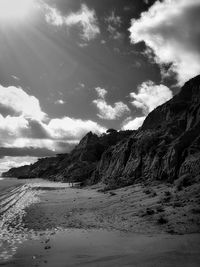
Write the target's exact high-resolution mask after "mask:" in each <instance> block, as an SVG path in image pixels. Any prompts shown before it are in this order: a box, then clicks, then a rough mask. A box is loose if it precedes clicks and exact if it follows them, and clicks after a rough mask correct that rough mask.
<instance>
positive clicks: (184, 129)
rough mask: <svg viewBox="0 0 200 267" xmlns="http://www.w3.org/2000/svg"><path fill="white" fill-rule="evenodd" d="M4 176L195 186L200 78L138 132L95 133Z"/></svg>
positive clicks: (199, 169) (199, 165)
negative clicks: (187, 182) (64, 150)
mask: <svg viewBox="0 0 200 267" xmlns="http://www.w3.org/2000/svg"><path fill="white" fill-rule="evenodd" d="M3 175H4V176H7V177H8V176H9V177H10V176H11V177H12V176H13V177H26V178H27V177H41V178H47V179H51V180H60V181H66V182H80V183H81V185H85V184H95V183H98V182H102V183H104V184H105V191H106V190H110V189H114V188H118V187H122V186H127V185H131V184H133V183H135V182H138V181H144V182H145V183H150V182H152V181H155V180H157V181H165V182H174V181H177V183H178V181H180V180H182V179H183V177H185V176H184V175H188V177H192V178H191V179H189V180H190V182H191V183H194V182H195V181H197V180H198V181H199V179H196V177H199V176H200V76H197V77H195V78H193V79H191V80H190V81H188V82H187V83H186V84H185V85H184V86H183V88H182V89H181V90H180V92H179V93H178V94H177V95H175V96H174V97H173V98H172V99H171V100H169V101H168V102H166V103H165V104H163V105H161V106H159V107H157V108H156V109H155V110H153V111H152V112H151V113H150V114H149V115H148V116H147V118H146V119H145V121H144V123H143V125H142V127H140V128H139V129H138V130H137V131H115V130H113V129H111V130H109V131H108V132H107V133H105V134H102V135H101V136H97V135H95V134H93V133H91V132H90V133H88V134H87V135H86V136H85V137H84V138H83V139H82V140H81V141H80V143H79V144H78V145H77V146H76V147H75V148H74V149H73V150H72V151H71V152H70V153H69V154H62V155H57V156H56V157H51V158H43V159H40V160H38V162H36V163H35V164H32V165H30V166H24V167H20V168H14V169H11V170H10V171H8V172H7V173H4V174H3ZM181 177H182V178H181ZM178 179H180V180H178ZM183 180H184V181H185V180H187V179H186V178H184V179H183ZM182 182H183V181H182ZM154 196H155V195H154ZM166 197H167V196H166Z"/></svg>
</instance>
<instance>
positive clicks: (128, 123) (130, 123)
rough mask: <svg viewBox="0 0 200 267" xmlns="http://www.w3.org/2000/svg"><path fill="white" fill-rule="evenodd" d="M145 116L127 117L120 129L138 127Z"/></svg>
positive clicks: (135, 128) (134, 128)
mask: <svg viewBox="0 0 200 267" xmlns="http://www.w3.org/2000/svg"><path fill="white" fill-rule="evenodd" d="M145 118H146V117H145V116H143V117H137V118H135V119H132V118H128V119H126V120H125V121H124V123H123V126H122V130H137V129H138V128H139V127H141V126H142V124H143V122H144V120H145Z"/></svg>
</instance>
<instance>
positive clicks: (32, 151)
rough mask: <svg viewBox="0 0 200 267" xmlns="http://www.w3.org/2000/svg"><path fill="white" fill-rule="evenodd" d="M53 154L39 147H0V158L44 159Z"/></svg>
mask: <svg viewBox="0 0 200 267" xmlns="http://www.w3.org/2000/svg"><path fill="white" fill-rule="evenodd" d="M54 155H55V152H53V151H52V150H49V149H48V148H39V147H0V158H1V157H4V156H9V157H28V156H29V157H46V156H54Z"/></svg>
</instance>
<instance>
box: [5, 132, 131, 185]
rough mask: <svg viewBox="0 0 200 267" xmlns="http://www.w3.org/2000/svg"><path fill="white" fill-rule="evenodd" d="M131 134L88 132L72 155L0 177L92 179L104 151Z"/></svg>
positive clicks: (25, 167)
mask: <svg viewBox="0 0 200 267" xmlns="http://www.w3.org/2000/svg"><path fill="white" fill-rule="evenodd" d="M131 133H132V131H122V132H117V131H115V132H110V133H107V134H103V135H102V136H97V135H96V134H93V133H91V132H89V133H88V134H87V135H86V136H85V137H83V139H82V140H81V141H80V143H79V144H78V145H77V146H76V147H75V148H74V149H73V150H72V151H71V153H69V154H61V155H57V156H56V157H50V158H42V159H39V160H38V161H37V162H36V163H34V164H32V165H29V166H24V167H20V168H12V169H10V170H9V171H8V172H6V173H4V174H3V176H5V177H19V178H38V177H39V178H46V179H50V180H53V181H66V182H72V181H73V182H85V181H86V180H89V179H90V178H91V177H92V174H93V172H94V171H95V169H96V166H97V164H98V162H99V161H100V159H101V156H102V154H103V152H104V151H105V150H106V149H108V147H110V146H112V145H116V143H118V142H119V141H120V140H122V139H124V138H126V137H128V136H130V134H131Z"/></svg>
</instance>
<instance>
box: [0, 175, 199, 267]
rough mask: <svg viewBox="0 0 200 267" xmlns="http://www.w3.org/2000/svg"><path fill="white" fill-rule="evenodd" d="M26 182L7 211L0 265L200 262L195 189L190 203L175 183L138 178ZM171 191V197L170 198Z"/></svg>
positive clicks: (186, 264) (181, 264)
mask: <svg viewBox="0 0 200 267" xmlns="http://www.w3.org/2000/svg"><path fill="white" fill-rule="evenodd" d="M24 182H25V184H24V185H21V186H20V187H17V188H18V189H17V190H18V191H17V192H14V193H16V194H17V195H15V203H13V205H12V206H11V207H10V208H9V209H8V211H6V212H4V216H1V229H2V231H1V248H0V249H1V250H0V252H1V260H0V265H4V266H9V267H10V266H16V267H17V266H19V267H23V266H52V267H53V266H152V267H153V266H159V267H160V266H181V267H183V266H185V267H186V266H187V267H188V266H192V267H193V266H199V264H200V256H199V249H200V235H199V234H198V232H199V215H198V213H197V212H196V213H195V212H194V209H195V207H194V204H193V199H192V196H191V192H193V191H194V188H193V189H192V188H191V190H190V191H191V192H190V191H189V190H188V192H185V193H187V194H188V198H189V196H190V198H189V202H187V203H184V201H185V200H183V201H182V199H181V193H179V195H177V194H175V192H173V189H172V188H171V187H170V186H169V185H159V184H157V185H154V186H152V187H151V188H149V189H148V191H147V190H146V189H145V187H144V186H143V185H142V184H138V185H135V186H129V187H125V188H121V189H117V190H113V191H109V192H101V191H102V187H101V185H98V186H95V187H89V188H84V189H79V188H69V187H68V184H61V183H52V182H46V181H41V180H35V181H32V180H31V181H24ZM19 188H20V189H19ZM19 190H20V191H19ZM195 190H198V188H196V189H195ZM166 192H167V193H166ZM19 193H20V194H19ZM166 195H168V197H169V195H170V196H171V199H170V200H168V201H166ZM193 195H194V194H193ZM16 196H18V201H16ZM195 197H196V195H195ZM11 199H12V198H11ZM163 199H165V201H164V200H163ZM177 199H179V202H178V203H179V204H177V201H178V200H177ZM184 199H185V198H184ZM161 200H162V201H161ZM7 202H8V203H10V201H7ZM174 203H175V204H176V205H174ZM196 211H197V207H196ZM186 212H187V216H185V214H186ZM9 216H10V217H9ZM164 220H165V221H164ZM2 222H4V224H2Z"/></svg>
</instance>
